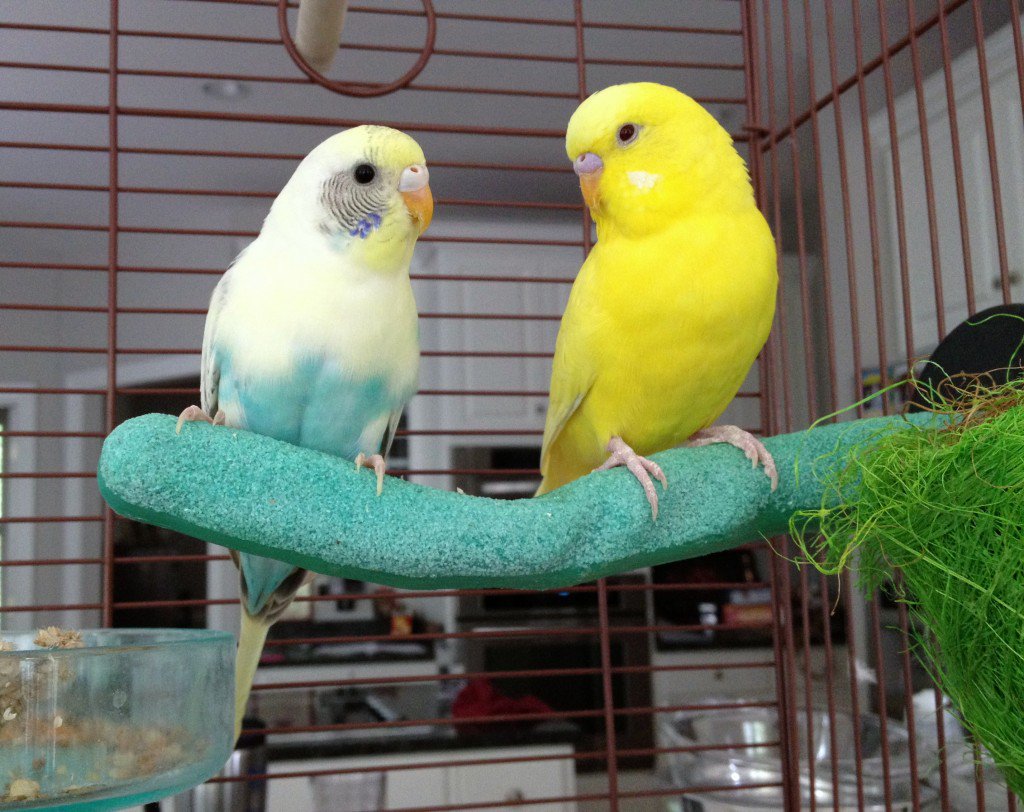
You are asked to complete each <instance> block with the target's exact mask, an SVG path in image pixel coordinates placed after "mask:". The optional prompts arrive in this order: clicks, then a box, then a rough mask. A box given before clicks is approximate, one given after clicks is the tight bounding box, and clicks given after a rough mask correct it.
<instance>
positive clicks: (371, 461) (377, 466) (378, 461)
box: [356, 451, 385, 496]
mask: <svg viewBox="0 0 1024 812" xmlns="http://www.w3.org/2000/svg"><path fill="white" fill-rule="evenodd" d="M384 467H385V466H384V458H383V457H382V456H381V455H380V454H371V455H370V456H369V457H367V456H366V455H365V454H364V453H363V452H362V451H360V452H359V454H358V455H356V468H372V469H373V472H374V473H375V474H376V475H377V496H380V495H381V494H382V493H383V492H384Z"/></svg>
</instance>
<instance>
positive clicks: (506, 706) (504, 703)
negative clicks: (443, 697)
mask: <svg viewBox="0 0 1024 812" xmlns="http://www.w3.org/2000/svg"><path fill="white" fill-rule="evenodd" d="M551 712H552V711H551V707H550V706H549V705H548V704H547V702H544V701H543V700H541V699H538V698H537V697H535V696H520V697H511V696H508V695H506V694H503V693H502V692H501V691H499V690H498V689H497V688H495V687H494V683H493V682H491V680H489V679H488V678H487V677H478V678H477V679H472V680H470V681H469V682H467V683H466V687H464V688H463V689H462V690H461V691H459V693H458V695H457V696H456V697H455V701H454V702H452V718H453V719H459V718H471V717H480V716H505V715H506V714H523V713H551Z"/></svg>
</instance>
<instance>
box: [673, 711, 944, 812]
mask: <svg viewBox="0 0 1024 812" xmlns="http://www.w3.org/2000/svg"><path fill="white" fill-rule="evenodd" d="M796 717H797V731H796V734H797V739H798V744H799V751H800V758H799V761H800V791H801V795H802V799H803V801H802V802H803V804H805V805H809V804H810V795H811V791H812V787H813V792H814V796H815V800H816V803H817V804H818V805H819V807H820V808H826V809H831V808H833V798H837V799H838V801H839V804H838V806H839V808H840V809H843V810H845V809H850V810H856V809H864V810H868V811H869V812H870V811H872V810H876V809H877V810H884V809H886V803H885V798H886V779H885V770H884V769H883V760H882V746H883V740H882V735H881V725H880V721H879V718H878V717H877V716H874V715H870V714H865V715H862V716H861V717H860V719H859V720H857V721H855V720H854V718H853V717H851V716H848V715H845V714H837V715H836V717H835V725H834V728H833V727H832V724H831V720H830V719H829V716H828V714H827V713H826V712H824V711H815V712H813V713H812V714H811V715H810V719H809V722H810V724H809V726H808V716H807V714H806V713H805V712H803V711H798V712H797V714H796ZM855 725H856V727H855ZM662 730H663V732H664V735H665V738H666V740H667V742H668V743H669V746H674V747H693V746H695V745H703V746H709V745H715V746H721V745H727V747H726V748H724V749H718V750H705V751H699V752H697V753H674V754H671V756H670V763H669V766H670V769H671V772H672V779H673V783H675V784H676V785H677V786H679V787H680V788H681V789H682V790H683V791H684V793H683V794H684V795H685V796H686V798H687V799H688V804H689V807H688V808H691V809H700V810H704V812H711V810H715V812H717V810H725V809H751V810H754V809H782V808H783V806H784V804H783V799H782V788H781V786H767V787H759V788H756V789H732V788H733V787H740V786H743V785H746V784H781V783H782V780H783V770H782V760H781V755H780V751H779V747H778V744H777V743H778V742H779V740H780V730H779V723H778V717H777V715H776V711H775V709H774V708H757V707H753V708H722V709H721V710H705V711H700V712H685V713H676V714H673V715H671V716H669V717H667V718H665V719H663V721H662ZM855 731H856V732H859V737H860V749H861V756H862V758H861V761H860V763H859V768H858V761H857V759H856V757H855V753H856V749H855V747H854V743H855V735H854V734H855ZM833 734H834V735H833ZM833 738H834V741H835V753H836V759H835V770H834V774H833V760H832V755H831V754H832V747H833ZM887 738H888V741H889V748H888V753H889V769H888V784H889V795H890V798H891V807H890V808H891V809H893V810H894V812H902V810H904V809H907V810H909V809H910V807H911V797H912V796H911V775H910V755H909V740H908V736H907V731H906V728H904V727H903V726H901V725H899V724H896V723H894V722H892V721H891V720H888V721H887ZM858 774H859V776H860V786H861V792H863V796H864V801H863V805H861V803H860V801H859V797H858ZM935 796H936V793H935V791H934V790H933V789H931V788H930V787H927V786H924V785H920V798H921V803H922V806H924V805H926V804H927V803H930V802H932V801H934V799H935ZM697 804H700V806H697Z"/></svg>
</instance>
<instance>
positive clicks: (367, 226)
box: [349, 211, 383, 240]
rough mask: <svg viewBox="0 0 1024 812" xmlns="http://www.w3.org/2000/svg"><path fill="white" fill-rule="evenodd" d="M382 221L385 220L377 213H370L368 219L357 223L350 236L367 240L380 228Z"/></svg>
mask: <svg viewBox="0 0 1024 812" xmlns="http://www.w3.org/2000/svg"><path fill="white" fill-rule="evenodd" d="M382 219H383V218H382V217H381V216H380V215H379V214H377V212H375V211H374V212H370V213H369V214H368V215H367V216H366V217H364V218H363V219H362V220H360V221H359V222H358V223H356V227H355V228H353V229H352V230H351V231H349V236H350V237H358V238H359V239H361V240H365V239H366V238H367V237H369V236H370V235H371V234H372V233H373V232H374V231H376V230H377V229H378V228H380V224H381V220H382Z"/></svg>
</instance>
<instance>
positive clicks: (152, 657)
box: [0, 629, 235, 812]
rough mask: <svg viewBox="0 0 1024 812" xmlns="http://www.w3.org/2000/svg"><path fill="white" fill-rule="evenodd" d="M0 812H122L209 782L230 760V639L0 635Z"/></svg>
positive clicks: (101, 633) (164, 634) (130, 632)
mask: <svg viewBox="0 0 1024 812" xmlns="http://www.w3.org/2000/svg"><path fill="white" fill-rule="evenodd" d="M0 637H2V638H3V640H4V641H5V642H6V644H7V646H10V647H11V650H4V651H0V810H4V812H6V810H15V809H17V810H23V809H55V808H61V809H76V810H100V809H120V808H123V807H126V806H133V805H136V804H143V803H146V802H149V801H152V800H156V799H158V798H161V797H164V796H167V795H172V794H174V793H176V792H180V791H182V790H185V789H187V788H189V787H192V786H195V785H196V784H199V783H201V782H202V781H205V780H206V779H207V778H210V777H211V776H213V775H215V774H216V773H217V772H218V771H219V770H220V769H221V767H222V766H223V765H224V762H225V761H226V760H227V758H228V756H229V755H230V753H231V748H232V745H233V741H232V739H233V735H232V734H233V714H234V650H235V642H234V637H233V636H232V635H230V634H228V633H227V632H218V631H209V630H205V629H202V630H186V629H100V630H95V631H83V632H81V643H80V644H78V646H79V647H73V648H42V647H40V646H37V645H35V644H34V642H33V641H34V640H35V639H36V635H35V633H18V634H0Z"/></svg>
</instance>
